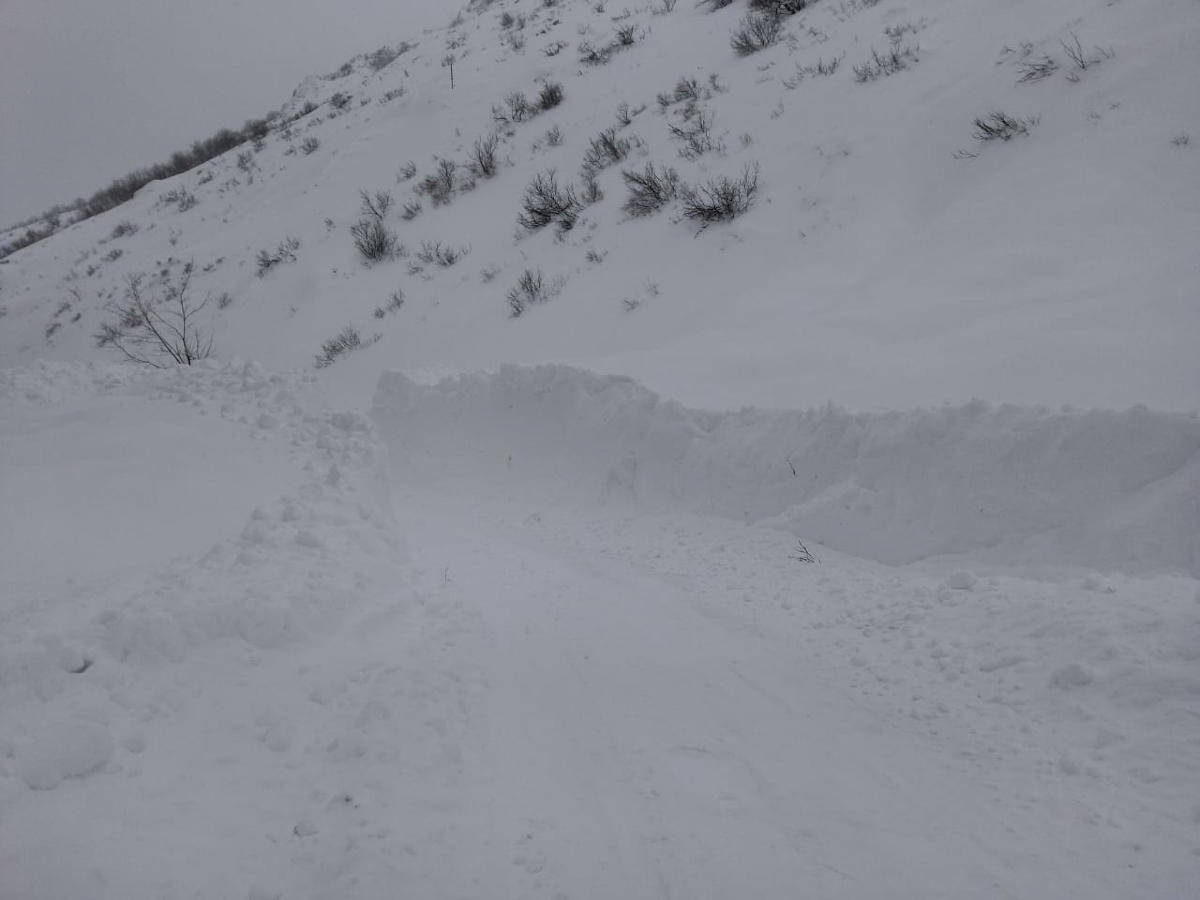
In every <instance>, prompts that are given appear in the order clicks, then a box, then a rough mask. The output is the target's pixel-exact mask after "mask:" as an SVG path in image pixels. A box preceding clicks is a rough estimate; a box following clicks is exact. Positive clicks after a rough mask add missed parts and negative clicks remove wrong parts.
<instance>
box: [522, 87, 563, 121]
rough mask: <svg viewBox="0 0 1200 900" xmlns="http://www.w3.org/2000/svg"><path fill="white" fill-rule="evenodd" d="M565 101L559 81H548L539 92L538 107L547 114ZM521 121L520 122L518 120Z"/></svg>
mask: <svg viewBox="0 0 1200 900" xmlns="http://www.w3.org/2000/svg"><path fill="white" fill-rule="evenodd" d="M562 101H563V86H562V85H561V84H559V83H558V82H557V81H547V82H546V83H545V84H543V85H542V89H541V90H540V91H539V92H538V106H539V107H540V108H541V109H542V111H543V112H545V111H546V110H548V109H554V107H556V106H558V104H560V103H562ZM518 121H519V120H518Z"/></svg>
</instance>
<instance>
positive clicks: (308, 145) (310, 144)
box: [300, 136, 321, 156]
mask: <svg viewBox="0 0 1200 900" xmlns="http://www.w3.org/2000/svg"><path fill="white" fill-rule="evenodd" d="M320 147H321V142H320V141H319V140H317V139H316V138H315V137H312V136H309V137H306V138H305V139H304V140H303V141H301V142H300V149H301V151H303V153H304V155H305V156H312V155H313V154H314V153H316V152H317V150H318V149H320Z"/></svg>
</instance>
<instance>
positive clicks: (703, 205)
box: [682, 165, 758, 225]
mask: <svg viewBox="0 0 1200 900" xmlns="http://www.w3.org/2000/svg"><path fill="white" fill-rule="evenodd" d="M757 194H758V166H757V165H754V166H749V165H747V166H746V167H745V168H744V169H743V170H742V174H741V175H740V176H738V177H737V178H729V177H727V176H722V177H720V178H713V179H710V180H709V181H708V183H706V184H703V185H700V186H699V187H695V188H692V187H686V188H684V189H683V190H682V195H683V214H684V216H686V217H687V218H689V219H695V220H698V221H700V222H703V223H705V224H706V225H709V224H711V223H713V222H727V221H729V220H730V219H735V218H737V217H738V216H740V215H742V214H743V213H745V212H746V211H747V210H749V209H750V207H751V206H753V205H754V199H755V197H756V196H757Z"/></svg>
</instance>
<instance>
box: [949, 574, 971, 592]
mask: <svg viewBox="0 0 1200 900" xmlns="http://www.w3.org/2000/svg"><path fill="white" fill-rule="evenodd" d="M978 583H979V579H978V578H976V577H975V576H974V575H972V574H971V573H970V572H955V573H954V574H953V575H951V576H950V577H949V578H947V579H946V587H948V588H949V589H950V590H952V591H969V590H972V589H974V587H975V585H976V584H978Z"/></svg>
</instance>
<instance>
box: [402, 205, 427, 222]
mask: <svg viewBox="0 0 1200 900" xmlns="http://www.w3.org/2000/svg"><path fill="white" fill-rule="evenodd" d="M421 209H422V207H421V201H420V200H412V201H410V202H408V203H405V204H404V206H402V207H401V208H400V218H402V219H403V220H404V221H405V222H411V221H412V220H413V219H415V218H416V217H417V216H419V215H420V214H421Z"/></svg>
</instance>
